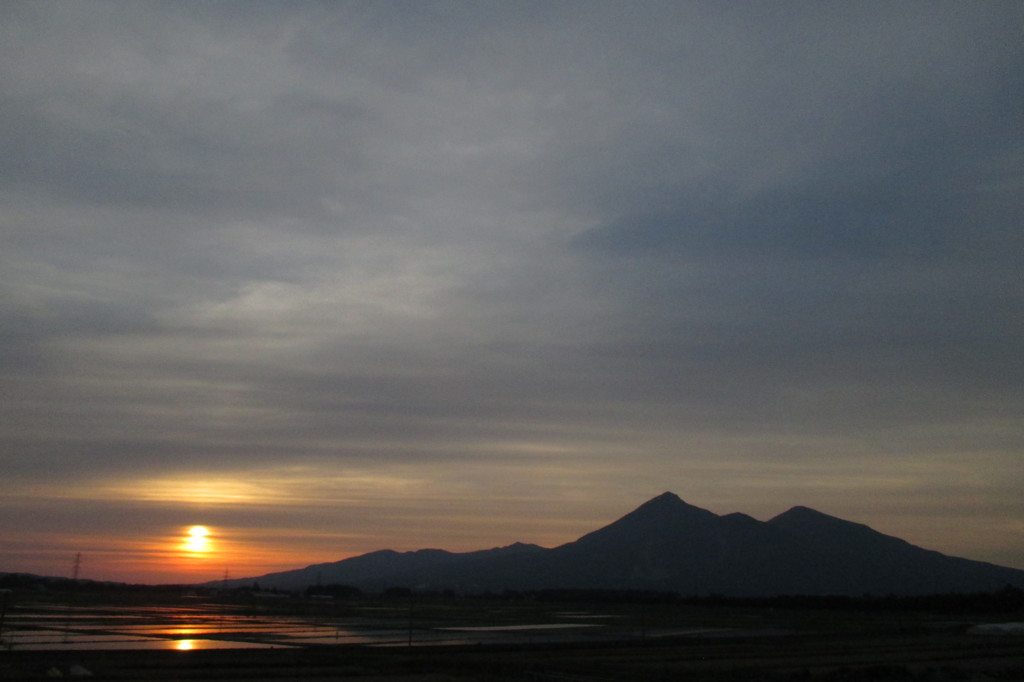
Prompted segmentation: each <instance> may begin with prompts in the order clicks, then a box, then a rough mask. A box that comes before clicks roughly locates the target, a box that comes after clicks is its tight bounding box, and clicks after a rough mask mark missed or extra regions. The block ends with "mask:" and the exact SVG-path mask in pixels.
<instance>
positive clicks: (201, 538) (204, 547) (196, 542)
mask: <svg viewBox="0 0 1024 682" xmlns="http://www.w3.org/2000/svg"><path fill="white" fill-rule="evenodd" d="M184 544H185V549H186V550H188V551H189V552H192V553H193V554H205V553H207V552H209V551H210V549H211V543H210V529H209V528H207V527H206V526H192V527H190V528H189V529H188V533H187V535H186V536H185V543H184Z"/></svg>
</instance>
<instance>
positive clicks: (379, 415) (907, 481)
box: [0, 0, 1024, 582]
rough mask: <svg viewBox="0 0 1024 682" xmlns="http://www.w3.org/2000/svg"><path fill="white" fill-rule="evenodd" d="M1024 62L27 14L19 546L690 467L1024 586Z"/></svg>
mask: <svg viewBox="0 0 1024 682" xmlns="http://www.w3.org/2000/svg"><path fill="white" fill-rule="evenodd" d="M1022 74H1024V3H1021V2H1019V1H1017V0H1011V1H1008V2H999V1H998V0H996V1H987V2H961V1H957V2H942V1H939V0H927V1H924V2H913V1H909V2H890V1H888V0H886V1H884V2H871V1H865V2H849V1H847V0H842V1H839V2H828V1H819V0H813V1H810V0H809V1H807V2H785V1H779V2H719V1H718V0H714V1H708V2H683V1H679V0H670V1H667V2H655V1H647V2H643V1H641V2H627V1H625V0H620V1H618V2H601V1H599V0H581V1H579V2H576V1H557V0H555V1H552V2H535V1H532V0H531V1H514V0H501V1H500V2H497V1H486V0H473V1H466V2H440V1H438V2H431V1H429V0H424V1H418V0H407V1H390V0H368V1H358V2H302V1H295V2H283V1H282V2H272V1H256V0H253V1H238V2H213V1H210V2H206V1H203V2H188V1H173V2H172V1H168V2H144V1H141V0H132V1H126V2H104V1H102V0H98V1H95V2H41V1H40V2H19V1H10V2H4V3H3V4H2V5H0V138H2V142H0V144H2V147H0V149H2V153H0V571H28V572H34V573H41V574H48V575H70V574H71V572H72V567H73V563H74V559H75V555H76V554H77V553H79V552H80V553H81V555H82V561H81V569H80V574H81V576H82V577H85V578H93V579H111V580H126V581H131V582H193V581H205V580H213V579H218V578H220V577H222V576H223V575H224V573H225V571H227V572H228V573H229V574H230V575H231V576H232V577H244V576H253V575H259V574H262V573H266V572H269V571H273V570H283V569H289V568H298V567H301V566H305V565H307V564H310V563H316V562H323V561H333V560H338V559H342V558H345V557H349V556H353V555H357V554H362V553H365V552H368V551H372V550H377V549H383V548H392V549H396V550H411V549H418V548H423V547H439V548H444V549H448V550H452V551H469V550H475V549H485V548H490V547H494V546H499V545H506V544H509V543H512V542H515V541H522V542H532V543H537V544H541V545H544V546H555V545H558V544H562V543H565V542H569V541H572V540H574V539H576V538H577V537H579V536H580V535H582V534H584V533H586V532H589V531H591V530H594V529H596V528H598V527H599V526H601V525H604V524H606V523H609V522H611V521H613V520H614V519H616V518H618V517H620V516H622V515H623V514H625V513H627V512H629V511H630V510H632V509H633V508H635V507H636V506H638V505H640V504H641V503H643V502H644V501H646V500H647V499H649V498H651V497H654V496H655V495H658V494H660V493H662V492H664V491H666V490H670V491H673V492H675V493H677V494H678V495H679V496H681V497H682V498H683V499H684V500H685V501H687V502H689V503H691V504H694V505H697V506H700V507H704V508H706V509H710V510H711V511H714V512H716V513H719V514H724V513H729V512H734V511H742V512H746V513H748V514H751V515H752V516H754V517H756V518H759V519H762V520H765V519H768V518H770V517H772V516H774V515H776V514H779V513H781V512H783V511H785V510H786V509H788V508H789V507H791V506H794V505H798V504H799V505H806V506H809V507H813V508H815V509H818V510H820V511H822V512H825V513H828V514H832V515H834V516H840V517H842V518H846V519H849V520H853V521H858V522H862V523H866V524H868V525H870V526H872V527H873V528H875V529H876V530H879V531H882V532H885V533H888V534H891V535H896V536H899V537H901V538H903V539H906V540H908V541H910V542H912V543H914V544H918V545H921V546H924V547H927V548H930V549H937V550H939V551H942V552H945V553H949V554H954V555H958V556H966V557H969V558H973V559H981V560H986V561H992V562H995V563H1000V564H1003V565H1007V566H1014V567H1017V568H1024V465H1022V463H1024V275H1022V265H1021V263H1022V257H1024V77H1022ZM195 525H202V526H204V527H205V528H206V529H207V531H208V533H209V534H208V535H205V536H203V535H201V531H196V533H199V535H197V534H193V535H189V529H190V528H191V527H192V526H195Z"/></svg>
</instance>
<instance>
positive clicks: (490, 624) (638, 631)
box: [0, 602, 718, 651]
mask: <svg viewBox="0 0 1024 682" xmlns="http://www.w3.org/2000/svg"><path fill="white" fill-rule="evenodd" d="M2 627H3V629H2V632H0V649H3V650H18V651H31V650H39V651H60V650H87V649H95V650H130V649H167V650H179V651H190V650H199V649H245V648H261V649H266V648H286V647H310V646H341V645H362V646H376V647H395V646H424V645H431V646H438V645H466V644H506V643H539V642H579V641H600V640H611V639H624V638H625V639H629V638H634V637H635V638H640V637H657V636H659V635H667V634H673V635H678V634H694V635H699V634H702V633H708V632H716V631H718V630H717V629H707V628H679V627H675V628H660V629H654V630H648V629H647V628H646V626H645V625H644V624H643V623H639V622H636V621H635V619H630V618H625V617H623V616H622V615H617V614H603V613H598V612H588V611H572V612H569V611H557V610H554V609H552V610H550V611H546V610H543V609H537V608H531V609H527V610H518V611H517V610H515V609H508V608H504V609H503V608H497V609H476V610H467V609H464V608H459V609H451V608H448V609H445V608H441V607H438V606H437V605H426V606H417V605H413V604H410V605H400V606H365V605H364V606H349V607H344V608H340V607H335V608H333V609H331V610H325V609H320V610H319V612H317V613H307V614H302V613H299V614H295V613H287V612H281V611H280V610H273V609H270V610H263V609H256V608H253V606H252V605H251V604H250V605H244V604H243V605H234V604H222V603H221V604H219V603H199V602H197V603H191V604H188V605H175V606H69V605H59V604H52V603H50V604H46V603H40V604H23V605H21V606H20V607H19V608H17V609H14V610H11V611H9V612H8V613H7V614H6V617H5V619H4V622H3V624H2Z"/></svg>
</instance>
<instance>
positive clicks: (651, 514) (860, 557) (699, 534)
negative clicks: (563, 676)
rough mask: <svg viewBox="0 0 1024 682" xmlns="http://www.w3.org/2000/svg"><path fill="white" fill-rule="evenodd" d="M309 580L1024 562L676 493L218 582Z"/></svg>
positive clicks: (961, 568) (864, 585) (461, 583)
mask: <svg viewBox="0 0 1024 682" xmlns="http://www.w3.org/2000/svg"><path fill="white" fill-rule="evenodd" d="M254 582H256V583H259V585H260V587H261V588H263V589H268V588H276V589H285V590H302V589H306V588H308V587H310V586H314V585H318V584H329V583H332V584H345V585H351V586H353V587H357V588H359V589H361V590H364V591H383V590H386V589H388V588H394V587H406V588H411V589H417V590H449V589H450V590H454V591H457V592H465V593H481V592H501V591H505V590H544V589H583V590H646V591H665V592H675V593H678V594H681V595H705V594H721V595H726V596H775V595H852V596H860V595H863V594H876V595H887V594H894V595H921V594H939V593H956V592H961V593H966V592H986V591H993V590H997V589H1000V588H1003V587H1006V586H1007V585H1010V586H1013V587H1016V588H1024V571H1021V570H1017V569H1013V568H1007V567H1003V566H996V565H994V564H990V563H985V562H981V561H972V560H969V559H961V558H957V557H951V556H947V555H944V554H941V553H939V552H935V551H931V550H927V549H922V548H920V547H916V546H914V545H912V544H910V543H908V542H905V541H903V540H900V539H899V538H895V537H892V536H889V535H885V534H883V533H879V532H877V531H875V530H873V529H871V528H869V527H868V526H865V525H863V524H859V523H853V522H850V521H845V520H843V519H839V518H836V517H833V516H829V515H827V514H823V513H821V512H818V511H815V510H813V509H808V508H807V507H793V508H792V509H790V510H789V511H787V512H784V513H783V514H780V515H778V516H776V517H775V518H773V519H770V520H769V521H758V520H757V519H754V518H752V517H750V516H747V515H745V514H740V513H734V514H726V515H723V516H719V515H717V514H714V513H713V512H710V511H708V510H706V509H701V508H699V507H695V506H693V505H690V504H687V503H686V502H684V501H683V500H681V499H680V498H679V497H678V496H677V495H675V494H673V493H668V492H667V493H664V494H662V495H659V496H657V497H655V498H654V499H652V500H650V501H648V502H646V503H644V504H643V505H641V506H640V507H638V508H637V509H635V510H634V511H632V512H630V513H629V514H627V515H626V516H623V517H622V518H621V519H619V520H617V521H615V522H613V523H611V524H609V525H607V526H605V527H603V528H600V529H598V530H596V531H594V532H592V533H588V534H587V535H584V536H583V537H581V538H579V539H578V540H576V541H574V542H569V543H567V544H564V545H561V546H559V547H555V548H552V549H546V548H543V547H539V546H537V545H527V544H522V543H516V544H514V545H510V546H508V547H498V548H495V549H489V550H482V551H477V552H467V553H452V552H447V551H444V550H439V549H423V550H418V551H414V552H403V553H400V552H395V551H391V550H382V551H378V552H371V553H369V554H364V555H362V556H357V557H353V558H350V559H344V560H342V561H336V562H331V563H323V564H314V565H312V566H307V567H306V568H300V569H296V570H292V571H284V572H280V573H270V574H267V575H262V576H257V577H251V578H241V579H237V580H230V581H227V582H226V583H225V582H223V581H218V582H216V583H210V584H211V585H223V586H227V587H247V586H250V585H252V584H253V583H254Z"/></svg>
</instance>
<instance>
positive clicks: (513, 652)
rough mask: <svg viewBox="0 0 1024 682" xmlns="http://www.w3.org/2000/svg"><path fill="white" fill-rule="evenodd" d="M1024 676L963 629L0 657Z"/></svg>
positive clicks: (119, 663) (475, 671) (381, 675)
mask: <svg viewBox="0 0 1024 682" xmlns="http://www.w3.org/2000/svg"><path fill="white" fill-rule="evenodd" d="M73 665H80V666H82V667H83V668H85V669H87V670H88V671H89V672H90V673H91V674H92V676H93V677H92V679H97V680H259V681H264V682H269V681H275V682H284V681H285V680H351V681H352V682H360V681H364V682H369V681H371V680H372V681H384V680H388V681H394V682H421V681H422V682H426V681H432V682H435V681H436V682H441V681H444V680H495V681H499V682H500V681H502V680H567V681H569V680H578V681H587V680H593V681H595V682H598V681H609V680H623V681H624V680H936V681H941V680H1024V638H1022V637H1020V636H998V635H996V636H979V635H969V634H957V633H924V632H921V633H907V634H892V633H888V634H883V635H872V634H842V635H785V636H777V637H753V638H743V637H737V638H718V639H714V638H712V639H693V638H690V639H676V640H660V641H646V642H632V643H622V644H609V643H604V644H600V645H598V644H594V643H591V644H585V643H581V644H578V645H557V646H550V647H549V646H544V645H536V646H521V645H520V646H504V647H493V648H490V647H476V646H469V647H437V648H428V647H413V648H408V649H405V648H398V649H387V648H385V649H381V648H363V647H346V648H326V647H325V648H307V649H263V650H246V651H238V650H234V651H232V650H206V651H189V652H180V651H164V650H161V651H80V652H59V653H50V652H33V651H22V652H18V651H10V652H4V653H0V679H4V680H36V679H40V680H41V679H52V678H50V677H48V675H47V671H48V670H51V669H53V668H56V669H57V670H61V671H62V672H63V675H64V676H65V677H66V676H68V675H69V671H70V669H71V666H73Z"/></svg>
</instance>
